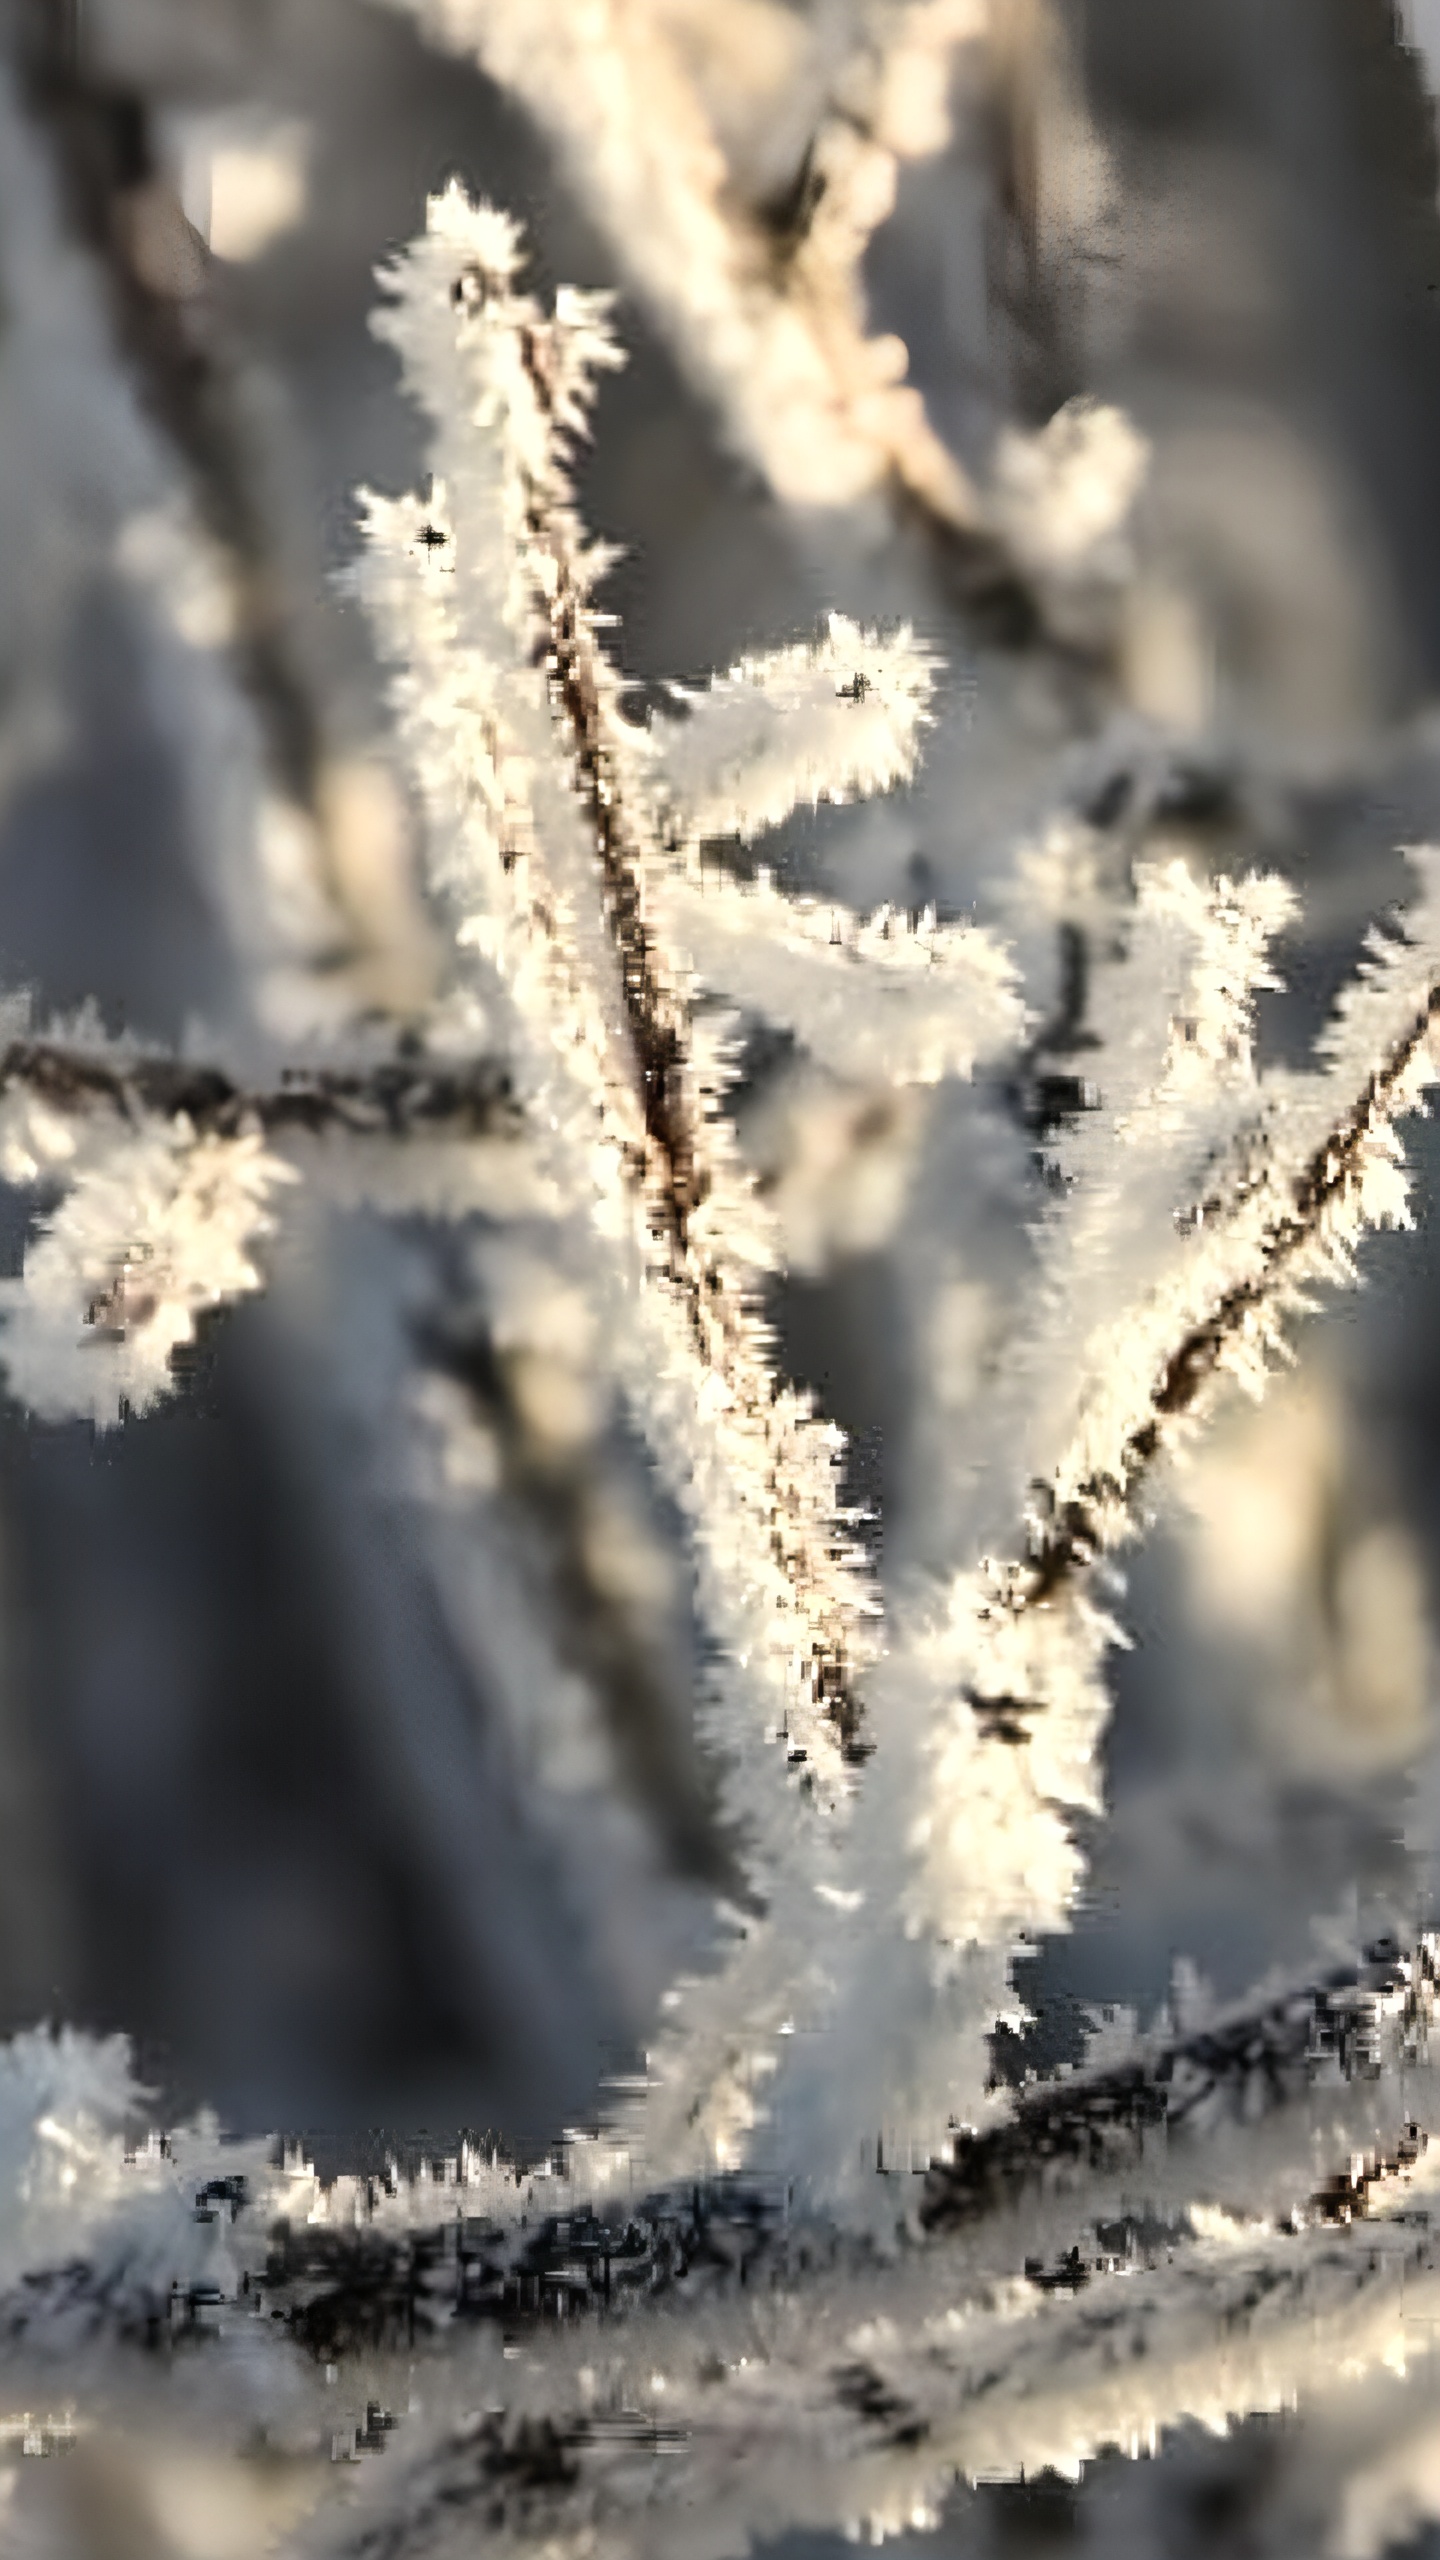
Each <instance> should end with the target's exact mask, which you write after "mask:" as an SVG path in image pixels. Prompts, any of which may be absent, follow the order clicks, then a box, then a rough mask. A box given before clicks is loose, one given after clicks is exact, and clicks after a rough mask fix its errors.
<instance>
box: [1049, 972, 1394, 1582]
mask: <svg viewBox="0 0 1440 2560" xmlns="http://www.w3.org/2000/svg"><path fill="white" fill-rule="evenodd" d="M1437 1018H1440V983H1437V984H1436V985H1434V986H1432V988H1431V989H1430V991H1429V993H1428V994H1427V996H1426V998H1425V1000H1424V1003H1423V1004H1422V1005H1421V1006H1420V1007H1419V1009H1418V1010H1417V1012H1416V1015H1415V1018H1414V1021H1413V1022H1412V1023H1411V1025H1410V1026H1409V1028H1408V1029H1407V1030H1406V1031H1404V1032H1403V1033H1401V1034H1400V1035H1399V1037H1398V1038H1396V1039H1395V1040H1394V1041H1393V1042H1392V1043H1391V1045H1390V1046H1389V1048H1388V1049H1387V1051H1386V1054H1385V1056H1384V1057H1383V1058H1382V1060H1381V1062H1380V1064H1379V1065H1378V1066H1377V1067H1376V1068H1375V1069H1374V1071H1373V1073H1372V1074H1371V1075H1370V1076H1369V1077H1368V1078H1367V1080H1366V1082H1365V1085H1364V1087H1363V1089H1362V1091H1361V1092H1360V1093H1359V1095H1358V1096H1357V1097H1356V1099H1355V1100H1354V1102H1353V1103H1352V1104H1351V1105H1350V1106H1349V1107H1348V1108H1347V1109H1346V1110H1345V1111H1344V1112H1343V1113H1342V1114H1341V1115H1340V1117H1339V1118H1338V1119H1337V1120H1336V1122H1335V1125H1334V1127H1333V1128H1332V1129H1330V1130H1328V1131H1327V1132H1326V1134H1325V1135H1324V1136H1323V1137H1322V1138H1321V1139H1320V1141H1319V1143H1318V1144H1317V1145H1316V1146H1315V1147H1314V1148H1313V1149H1312V1151H1311V1153H1310V1154H1309V1156H1308V1157H1307V1158H1306V1160H1305V1161H1304V1162H1303V1164H1302V1165H1301V1167H1300V1168H1299V1170H1298V1171H1297V1172H1296V1173H1295V1174H1294V1175H1293V1176H1292V1177H1291V1178H1290V1180H1289V1183H1288V1185H1287V1188H1288V1193H1289V1202H1288V1205H1287V1206H1285V1207H1283V1208H1282V1209H1281V1210H1280V1211H1279V1212H1278V1213H1277V1214H1276V1215H1275V1216H1274V1217H1273V1218H1272V1219H1271V1220H1270V1221H1269V1222H1268V1223H1267V1225H1266V1228H1265V1230H1264V1232H1263V1234H1262V1236H1261V1238H1260V1241H1259V1246H1258V1250H1257V1252H1256V1255H1255V1265H1254V1268H1253V1270H1251V1271H1249V1272H1246V1273H1245V1274H1244V1275H1243V1276H1241V1277H1240V1278H1238V1279H1236V1280H1235V1281H1233V1282H1232V1283H1231V1285H1230V1286H1229V1287H1228V1288H1226V1289H1224V1290H1223V1291H1222V1292H1221V1293H1220V1294H1219V1295H1218V1296H1217V1298H1216V1300H1215V1303H1214V1305H1213V1307H1212V1308H1211V1309H1210V1310H1208V1311H1207V1313H1206V1314H1205V1315H1203V1316H1202V1317H1201V1318H1200V1319H1199V1321H1198V1322H1195V1323H1192V1324H1191V1325H1190V1326H1189V1327H1188V1329H1187V1330H1186V1332H1185V1334H1184V1335H1183V1337H1182V1338H1181V1340H1180V1341H1178V1342H1177V1343H1176V1345H1175V1347H1174V1349H1173V1351H1172V1352H1171V1353H1170V1355H1169V1357H1168V1359H1167V1360H1166V1361H1165V1363H1164V1365H1163V1367H1162V1368H1161V1369H1160V1370H1159V1371H1158V1373H1157V1375H1156V1377H1155V1380H1154V1383H1153V1386H1152V1389H1151V1394H1150V1402H1149V1409H1148V1411H1147V1412H1146V1413H1145V1415H1144V1416H1143V1418H1142V1419H1140V1420H1138V1421H1137V1422H1136V1424H1135V1426H1134V1427H1133V1429H1132V1430H1131V1431H1130V1432H1129V1433H1128V1434H1127V1436H1126V1438H1125V1440H1124V1442H1123V1444H1122V1447H1121V1451H1120V1455H1119V1460H1118V1463H1117V1464H1116V1465H1115V1466H1114V1467H1113V1468H1107V1469H1106V1470H1104V1471H1103V1472H1097V1473H1094V1474H1091V1475H1089V1476H1087V1477H1084V1478H1082V1479H1081V1481H1080V1482H1079V1484H1078V1485H1076V1486H1075V1487H1074V1488H1073V1490H1072V1491H1070V1492H1069V1493H1068V1494H1067V1496H1066V1498H1065V1499H1064V1501H1063V1502H1060V1503H1058V1504H1052V1506H1051V1509H1050V1516H1048V1517H1044V1518H1042V1519H1041V1521H1040V1523H1039V1524H1038V1526H1037V1527H1036V1529H1035V1531H1034V1533H1033V1534H1032V1536H1031V1538H1030V1540H1029V1542H1028V1544H1027V1548H1026V1553H1025V1558H1024V1563H1023V1566H1021V1567H1020V1568H1019V1569H1018V1570H1017V1571H1016V1573H1015V1575H1014V1578H1013V1580H1012V1581H1011V1583H1010V1585H1009V1587H1008V1589H1007V1593H1006V1605H1007V1607H1009V1608H1010V1609H1011V1610H1013V1611H1014V1612H1016V1613H1017V1614H1019V1613H1022V1612H1024V1611H1026V1610H1030V1609H1035V1608H1039V1607H1042V1606H1043V1605H1044V1604H1045V1603H1046V1602H1048V1601H1052V1600H1054V1599H1055V1598H1056V1597H1057V1596H1058V1595H1059V1594H1060V1593H1061V1592H1062V1590H1063V1589H1065V1588H1066V1587H1067V1586H1069V1585H1071V1584H1073V1583H1074V1582H1075V1581H1076V1580H1077V1579H1078V1578H1079V1577H1080V1576H1081V1575H1083V1574H1084V1573H1085V1571H1086V1570H1087V1569H1088V1567H1089V1566H1090V1565H1092V1564H1093V1563H1094V1562H1095V1560H1096V1558H1097V1557H1098V1556H1099V1555H1100V1554H1101V1553H1102V1552H1103V1551H1104V1550H1105V1548H1107V1547H1110V1546H1113V1545H1114V1544H1115V1543H1116V1540H1117V1530H1118V1531H1119V1532H1120V1533H1121V1534H1123V1533H1124V1530H1125V1529H1126V1528H1127V1527H1128V1525H1129V1524H1130V1522H1131V1521H1132V1520H1133V1517H1134V1511H1135V1506H1136V1503H1137V1502H1138V1500H1139V1498H1140V1496H1141V1494H1142V1492H1143V1490H1144V1487H1145V1483H1146V1480H1147V1478H1148V1477H1149V1475H1150V1473H1151V1471H1152V1470H1153V1468H1154V1466H1155V1464H1156V1462H1157V1460H1158V1459H1159V1458H1160V1457H1161V1456H1162V1455H1163V1454H1164V1453H1165V1451H1166V1450H1167V1449H1168V1448H1170V1447H1172V1446H1173V1445H1174V1441H1175V1437H1176V1433H1177V1431H1178V1429H1179V1428H1180V1426H1182V1425H1183V1424H1184V1423H1185V1421H1186V1420H1187V1419H1188V1418H1189V1417H1190V1416H1191V1415H1193V1414H1194V1413H1195V1412H1196V1411H1197V1409H1198V1408H1199V1407H1200V1405H1201V1404H1202V1402H1203V1400H1204V1397H1205V1394H1206V1391H1207V1390H1208V1389H1209V1388H1210V1387H1211V1386H1213V1384H1214V1383H1215V1382H1216V1380H1217V1378H1218V1376H1219V1374H1220V1372H1221V1371H1222V1370H1223V1368H1224V1366H1225V1359H1226V1353H1227V1351H1228V1350H1229V1349H1230V1348H1231V1347H1232V1346H1234V1345H1237V1344H1238V1343H1240V1342H1241V1340H1242V1338H1243V1337H1244V1336H1245V1335H1246V1334H1247V1333H1249V1332H1252V1331H1253V1330H1254V1328H1255V1326H1256V1322H1257V1319H1260V1320H1262V1321H1263V1319H1264V1317H1265V1315H1266V1312H1267V1310H1269V1309H1270V1308H1271V1307H1274V1306H1277V1305H1278V1303H1279V1302H1280V1301H1281V1300H1282V1299H1283V1297H1284V1294H1285V1292H1286V1291H1287V1289H1288V1288H1289V1286H1290V1285H1291V1284H1292V1282H1293V1278H1294V1275H1295V1273H1296V1269H1297V1266H1298V1265H1300V1264H1302V1263H1303V1262H1304V1260H1305V1259H1306V1257H1307V1256H1308V1255H1310V1254H1312V1253H1313V1252H1314V1251H1315V1249H1316V1248H1317V1246H1319V1245H1320V1244H1321V1243H1322V1241H1323V1239H1324V1234H1325V1229H1326V1225H1327V1221H1328V1219H1329V1218H1330V1217H1331V1215H1332V1214H1333V1213H1334V1212H1336V1211H1337V1210H1343V1209H1344V1208H1345V1207H1346V1206H1347V1204H1348V1203H1349V1202H1350V1201H1351V1200H1352V1198H1353V1197H1354V1195H1355V1194H1356V1192H1357V1190H1358V1188H1359V1187H1360V1185H1361V1183H1362V1181H1363V1179H1364V1175H1365V1171H1366V1168H1367V1160H1368V1159H1369V1158H1370V1156H1371V1155H1372V1153H1373V1151H1374V1149H1375V1147H1376V1144H1377V1142H1380V1143H1381V1144H1383V1142H1384V1140H1385V1138H1386V1134H1387V1133H1388V1131H1389V1129H1390V1127H1391V1124H1392V1122H1393V1120H1394V1118H1395V1116H1396V1114H1397V1111H1400V1110H1403V1109H1406V1108H1413V1106H1414V1096H1413V1093H1411V1092H1410V1091H1409V1087H1410V1083H1411V1079H1412V1078H1413V1077H1414V1074H1415V1072H1416V1069H1417V1067H1418V1066H1419V1065H1420V1064H1421V1062H1422V1060H1423V1057H1424V1053H1425V1050H1426V1047H1427V1043H1428V1041H1429V1039H1430V1036H1431V1034H1432V1032H1433V1031H1434V1028H1435V1024H1436V1021H1437ZM1206 1214H1207V1211H1206V1209H1205V1207H1203V1206H1202V1208H1201V1209H1200V1210H1198V1211H1197V1213H1196V1215H1197V1219H1201V1220H1203V1219H1204V1218H1205V1216H1206ZM1035 1490H1036V1494H1037V1497H1038V1499H1039V1501H1040V1502H1041V1504H1043V1503H1044V1499H1045V1493H1046V1488H1045V1487H1043V1486H1037V1487H1036V1489H1035Z"/></svg>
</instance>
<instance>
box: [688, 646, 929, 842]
mask: <svg viewBox="0 0 1440 2560" xmlns="http://www.w3.org/2000/svg"><path fill="white" fill-rule="evenodd" d="M935 674H936V660H935V658H934V656H933V654H932V652H931V651H930V650H929V649H927V648H926V647H925V646H924V644H923V643H922V642H920V641H918V640H917V639H916V638H915V635H914V633H913V632H912V631H910V630H909V629H901V630H898V631H893V632H891V633H889V634H888V635H887V636H886V637H884V638H881V637H880V635H879V634H878V633H876V632H873V631H866V630H862V628H861V627H860V625H859V624H858V623H856V622H851V621H850V620H848V618H847V617H846V616H845V615H844V614H841V613H832V614H831V615H830V617H829V620H828V624H827V627H826V631H825V634H824V636H823V637H822V638H820V639H819V640H817V641H815V642H814V643H813V644H812V643H809V642H806V641H803V640H802V641H797V642H796V643H794V644H793V645H792V646H791V647H789V648H785V649H774V650H771V651H769V652H768V653H767V654H766V655H764V656H762V657H755V658H742V659H741V660H740V662H739V664H738V665H737V666H733V667H732V668H731V669H730V670H729V673H728V674H726V675H723V676H716V677H715V679H714V680H713V682H712V683H711V684H710V685H708V686H707V687H706V688H705V689H704V691H697V692H694V693H681V695H680V698H681V699H682V700H683V702H684V704H685V707H686V711H687V714H688V716H687V717H686V718H685V719H684V720H683V721H666V722H663V723H661V724H659V725H657V727H656V729H655V730H654V731H653V732H652V738H651V745H652V751H653V753H654V755H655V758H656V762H657V766H658V772H657V781H658V785H659V790H660V795H661V798H662V800H663V801H664V802H666V803H667V804H668V810H669V816H670V820H671V824H672V826H673V827H674V828H675V830H676V832H677V833H678V834H679V835H680V836H681V837H684V838H688V839H689V841H690V842H691V843H700V842H702V841H703V840H704V839H705V838H706V837H710V836H727V835H737V836H740V837H741V838H742V839H745V840H747V841H748V839H749V838H751V837H753V836H757V835H761V834H763V833H764V831H765V829H766V828H767V827H774V826H778V825H779V824H780V822H781V820H782V819H784V818H788V816H789V815H790V812H791V810H792V809H798V808H803V807H805V806H806V805H807V803H808V804H809V805H810V806H811V807H813V806H815V805H816V804H817V803H818V802H819V801H821V800H834V801H845V800H855V799H864V798H867V797H868V796H869V795H870V794H871V793H872V792H876V791H889V790H891V789H892V788H893V787H894V785H895V784H896V783H898V782H905V781H908V780H909V778H910V775H911V774H912V773H913V772H914V770H915V763H916V758H917V754H918V751H919V743H920V734H921V731H922V730H923V729H924V728H925V726H926V725H927V723H928V721H929V718H930V705H931V700H932V697H933V694H934V689H935ZM678 691H679V688H677V692H678Z"/></svg>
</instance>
